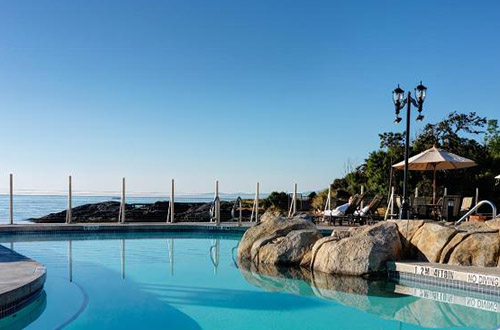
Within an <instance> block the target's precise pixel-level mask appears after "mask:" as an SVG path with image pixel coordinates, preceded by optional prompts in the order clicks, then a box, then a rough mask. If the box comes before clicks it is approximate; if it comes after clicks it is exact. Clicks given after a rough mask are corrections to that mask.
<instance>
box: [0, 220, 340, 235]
mask: <svg viewBox="0 0 500 330" xmlns="http://www.w3.org/2000/svg"><path fill="white" fill-rule="evenodd" d="M255 224H256V223H255V222H243V223H242V224H241V226H238V223H237V222H224V223H221V224H220V225H216V224H215V223H209V222H178V223H158V222H156V223H151V222H127V223H116V222H115V223H72V224H65V223H43V224H41V223H37V224H32V223H28V224H13V225H6V224H2V225H0V234H30V233H33V234H34V233H38V234H40V233H44V234H53V233H57V234H64V233H88V232H113V233H114V232H176V231H185V232H196V231H198V232H199V231H202V232H205V231H206V232H224V233H229V232H234V233H243V232H245V231H246V230H247V229H248V228H251V227H253V226H255ZM317 228H318V230H319V231H320V232H321V233H322V234H323V235H330V234H331V232H332V230H333V229H337V228H335V227H326V226H317Z"/></svg>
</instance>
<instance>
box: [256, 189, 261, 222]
mask: <svg viewBox="0 0 500 330" xmlns="http://www.w3.org/2000/svg"><path fill="white" fill-rule="evenodd" d="M259 190H260V185H259V183H258V182H257V190H256V194H255V222H260V220H259Z"/></svg>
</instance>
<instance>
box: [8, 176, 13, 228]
mask: <svg viewBox="0 0 500 330" xmlns="http://www.w3.org/2000/svg"><path fill="white" fill-rule="evenodd" d="M9 222H10V224H11V225H13V224H14V175H13V174H12V173H10V176H9Z"/></svg>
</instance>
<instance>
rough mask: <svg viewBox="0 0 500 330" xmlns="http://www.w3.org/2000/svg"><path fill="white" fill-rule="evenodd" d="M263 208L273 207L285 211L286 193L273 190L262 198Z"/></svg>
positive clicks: (286, 207) (286, 204)
mask: <svg viewBox="0 0 500 330" xmlns="http://www.w3.org/2000/svg"><path fill="white" fill-rule="evenodd" d="M262 206H263V207H264V209H266V210H267V209H274V210H277V211H282V212H286V211H287V209H288V194H287V193H286V192H283V191H281V192H277V191H273V192H272V193H271V194H269V196H268V197H266V198H264V199H263V200H262Z"/></svg>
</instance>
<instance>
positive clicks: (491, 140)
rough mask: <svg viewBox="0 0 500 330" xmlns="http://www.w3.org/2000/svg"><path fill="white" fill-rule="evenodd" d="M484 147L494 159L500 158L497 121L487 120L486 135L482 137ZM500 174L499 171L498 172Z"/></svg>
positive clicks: (499, 136)
mask: <svg viewBox="0 0 500 330" xmlns="http://www.w3.org/2000/svg"><path fill="white" fill-rule="evenodd" d="M484 141H485V143H486V147H487V148H488V150H489V152H490V154H491V156H492V157H493V158H494V159H499V158H500V129H499V128H498V120H496V119H492V120H488V127H487V128H486V135H485V137H484ZM498 172H499V173H500V169H499V171H498Z"/></svg>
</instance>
